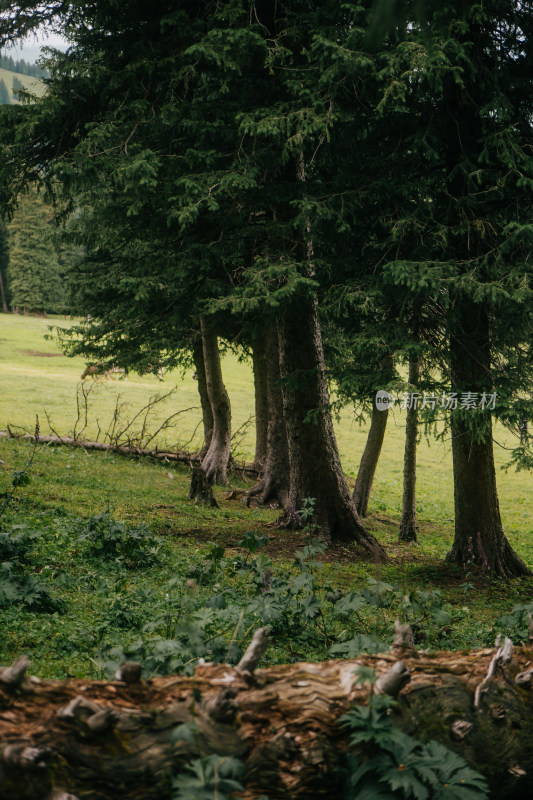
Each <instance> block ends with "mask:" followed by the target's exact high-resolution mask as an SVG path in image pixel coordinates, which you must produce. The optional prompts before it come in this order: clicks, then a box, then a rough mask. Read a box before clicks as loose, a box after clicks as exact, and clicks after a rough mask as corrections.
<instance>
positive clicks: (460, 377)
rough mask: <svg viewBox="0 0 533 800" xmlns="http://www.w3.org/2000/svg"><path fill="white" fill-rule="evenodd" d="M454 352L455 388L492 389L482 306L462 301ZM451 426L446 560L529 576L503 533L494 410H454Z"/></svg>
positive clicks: (507, 574)
mask: <svg viewBox="0 0 533 800" xmlns="http://www.w3.org/2000/svg"><path fill="white" fill-rule="evenodd" d="M450 355H451V359H450V361H451V367H452V376H451V377H452V386H453V388H454V391H457V392H467V391H470V392H476V393H478V394H479V395H481V393H482V392H488V391H490V389H488V387H490V335H489V322H488V317H487V313H486V311H485V309H484V308H483V306H482V305H480V304H476V303H473V302H471V301H467V300H464V301H463V303H462V304H461V306H460V310H459V311H458V312H457V315H456V318H455V324H454V325H453V326H452V328H451V331H450ZM469 414H470V417H469V416H468V415H469ZM451 427H452V452H453V485H454V502H455V539H454V543H453V546H452V549H451V551H450V552H449V553H448V555H447V557H446V558H447V560H448V561H452V562H457V563H459V564H469V563H472V564H477V565H479V566H480V567H481V568H483V569H486V570H487V571H488V572H490V574H491V575H499V576H501V577H504V578H511V577H514V576H518V575H530V574H531V572H530V570H529V569H528V568H527V566H526V565H525V564H524V562H523V561H522V560H521V558H519V556H518V555H517V554H516V553H515V552H514V550H513V549H512V547H511V545H510V544H509V542H508V541H507V539H506V537H505V534H504V532H503V525H502V521H501V517H500V507H499V503H498V493H497V489H496V471H495V468H494V453H493V444H492V420H491V414H490V411H489V410H486V411H480V412H475V411H472V410H471V411H456V412H454V413H452V421H451Z"/></svg>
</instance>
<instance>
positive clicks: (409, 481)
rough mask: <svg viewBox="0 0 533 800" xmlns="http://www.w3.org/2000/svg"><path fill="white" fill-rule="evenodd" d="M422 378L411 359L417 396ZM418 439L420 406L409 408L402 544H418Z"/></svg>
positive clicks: (411, 377) (411, 388)
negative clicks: (419, 381) (420, 378)
mask: <svg viewBox="0 0 533 800" xmlns="http://www.w3.org/2000/svg"><path fill="white" fill-rule="evenodd" d="M419 377H420V362H419V359H418V357H415V358H410V359H409V391H410V393H411V396H413V394H415V395H416V390H417V387H418V380H419ZM417 438H418V404H417V402H415V401H413V402H412V403H409V404H408V406H407V419H406V421H405V450H404V455H403V502H402V519H401V522H400V535H399V537H398V538H399V541H400V542H416V440H417Z"/></svg>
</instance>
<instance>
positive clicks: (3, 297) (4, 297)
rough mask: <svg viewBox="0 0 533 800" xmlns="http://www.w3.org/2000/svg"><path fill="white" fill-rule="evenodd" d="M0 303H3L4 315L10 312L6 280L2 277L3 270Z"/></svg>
mask: <svg viewBox="0 0 533 800" xmlns="http://www.w3.org/2000/svg"><path fill="white" fill-rule="evenodd" d="M0 302H1V303H2V311H3V313H4V314H7V313H8V312H9V308H8V307H7V301H6V293H5V289H4V279H3V277H2V270H1V269H0Z"/></svg>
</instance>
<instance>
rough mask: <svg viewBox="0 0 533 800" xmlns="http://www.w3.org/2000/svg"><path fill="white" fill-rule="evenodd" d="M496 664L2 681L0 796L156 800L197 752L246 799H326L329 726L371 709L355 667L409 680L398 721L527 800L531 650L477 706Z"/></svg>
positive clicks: (334, 740)
mask: <svg viewBox="0 0 533 800" xmlns="http://www.w3.org/2000/svg"><path fill="white" fill-rule="evenodd" d="M405 650H406V651H407V648H405ZM495 655H496V653H495V651H494V649H487V650H481V651H474V652H461V653H438V654H434V655H428V654H424V653H420V652H418V653H416V654H412V655H409V654H407V655H403V656H402V661H403V662H404V666H405V670H404V669H403V668H402V667H401V666H400V667H398V666H395V664H399V662H398V660H397V658H396V655H395V654H394V653H392V652H391V653H386V654H380V655H375V656H374V655H365V656H363V657H361V658H359V659H357V660H350V661H326V662H323V663H321V664H291V665H282V666H274V667H269V668H268V669H256V670H255V671H254V672H253V674H252V675H251V674H250V673H249V672H247V673H246V674H243V672H241V671H240V670H239V669H237V668H235V667H231V666H228V665H224V664H218V665H210V664H205V665H202V666H199V667H198V668H197V669H196V671H195V673H194V675H193V676H191V677H182V676H173V677H165V678H154V679H152V680H145V681H141V682H137V683H131V684H126V683H124V682H113V681H111V682H109V681H84V680H73V679H70V680H66V681H50V680H43V681H38V682H37V681H35V680H34V679H31V678H26V677H24V678H23V679H22V681H21V683H20V684H19V685H18V686H17V685H9V684H8V685H6V684H3V683H0V797H2V800H51V798H54V800H59V798H61V799H62V800H65V798H66V797H68V796H69V795H73V796H75V797H79V798H83V800H111V798H113V800H120V799H121V798H124V799H125V798H127V800H156V798H157V800H164V798H167V797H170V789H169V779H168V773H169V770H174V771H175V770H178V769H179V768H180V767H183V764H184V763H185V762H186V760H187V759H188V758H190V757H191V756H194V755H196V754H198V753H219V754H221V755H233V756H237V757H239V758H241V759H242V760H243V761H244V762H245V763H246V768H247V773H246V791H245V794H244V797H245V798H246V799H247V800H252V798H257V797H258V796H259V795H260V794H261V793H265V794H267V795H268V796H269V797H270V798H271V800H281V799H282V798H309V797H313V798H317V800H318V798H329V797H332V796H334V794H335V792H336V786H335V769H336V767H337V766H338V765H339V762H340V760H341V758H342V754H343V753H344V752H345V750H346V742H347V738H348V737H347V735H346V732H345V731H344V730H343V729H342V727H341V726H340V725H339V722H338V721H339V718H340V716H341V715H342V714H343V713H345V712H346V711H347V710H348V709H349V707H350V705H351V704H352V703H365V702H367V699H368V693H369V687H368V685H366V684H361V683H359V682H358V681H357V676H356V674H355V672H354V670H355V669H356V667H358V666H360V665H364V666H366V667H371V668H373V669H374V670H375V671H376V674H377V678H378V681H381V686H382V687H383V683H384V682H386V681H385V680H384V676H386V675H387V674H390V673H391V669H392V671H393V673H394V672H395V671H397V672H398V673H399V674H401V673H404V671H407V670H408V671H409V673H410V681H409V683H407V685H406V686H404V688H402V689H401V691H400V692H399V694H398V711H397V712H396V716H395V719H396V721H397V723H398V725H399V726H400V727H402V728H403V729H404V730H405V731H406V732H408V733H410V734H412V735H415V736H417V737H419V738H422V739H437V740H438V741H440V742H442V743H443V744H445V745H446V746H447V747H450V748H451V749H453V750H455V751H456V752H458V753H460V754H461V755H462V756H463V757H465V758H466V759H467V760H468V761H469V762H470V764H472V765H473V766H474V767H476V768H477V769H479V770H480V771H481V772H483V773H484V774H485V775H486V776H487V778H488V780H489V782H490V785H491V798H492V800H502V799H503V798H511V797H512V798H513V800H516V798H518V799H520V798H524V800H525V798H529V797H531V796H533V748H531V735H532V733H533V692H532V691H531V690H530V688H529V687H530V685H531V684H530V683H529V682H525V683H524V682H520V680H518V681H517V680H516V678H517V677H519V676H520V675H523V674H524V673H525V672H527V671H529V669H530V668H531V666H532V664H533V648H530V647H518V648H515V650H514V653H512V660H511V661H510V662H509V663H508V661H507V658H508V656H509V649H508V650H507V651H506V652H505V653H504V652H503V650H502V652H501V653H500V657H499V658H498V660H497V663H496V664H495V666H494V668H493V671H492V674H491V679H490V681H489V682H487V683H486V685H485V687H484V689H485V690H484V691H483V692H482V693H481V694H480V700H479V704H478V707H477V708H476V707H475V705H474V697H475V692H476V688H477V687H479V685H480V684H481V683H483V681H484V679H485V677H486V676H487V674H488V672H489V665H491V664H492V663H494V657H495ZM393 689H394V691H396V687H393ZM189 721H194V723H195V730H196V733H195V734H194V736H193V742H192V743H191V742H189V741H185V740H178V741H176V742H175V743H172V742H171V738H170V735H171V733H172V731H173V729H174V728H175V727H176V726H178V725H180V724H182V723H185V722H189Z"/></svg>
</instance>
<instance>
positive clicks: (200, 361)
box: [192, 338, 213, 459]
mask: <svg viewBox="0 0 533 800" xmlns="http://www.w3.org/2000/svg"><path fill="white" fill-rule="evenodd" d="M192 356H193V360H194V368H195V373H196V380H197V382H198V394H199V395H200V405H201V408H202V424H203V428H204V443H203V445H202V448H201V450H200V452H199V454H198V456H199V458H201V459H203V458H204V457H205V455H206V453H207V451H208V450H209V445H210V444H211V438H212V436H213V411H212V409H211V403H210V402H209V394H208V392H207V379H206V375H205V362H204V348H203V344H202V339H201V338H199V339H196V340H195V342H194V344H193V350H192Z"/></svg>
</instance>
